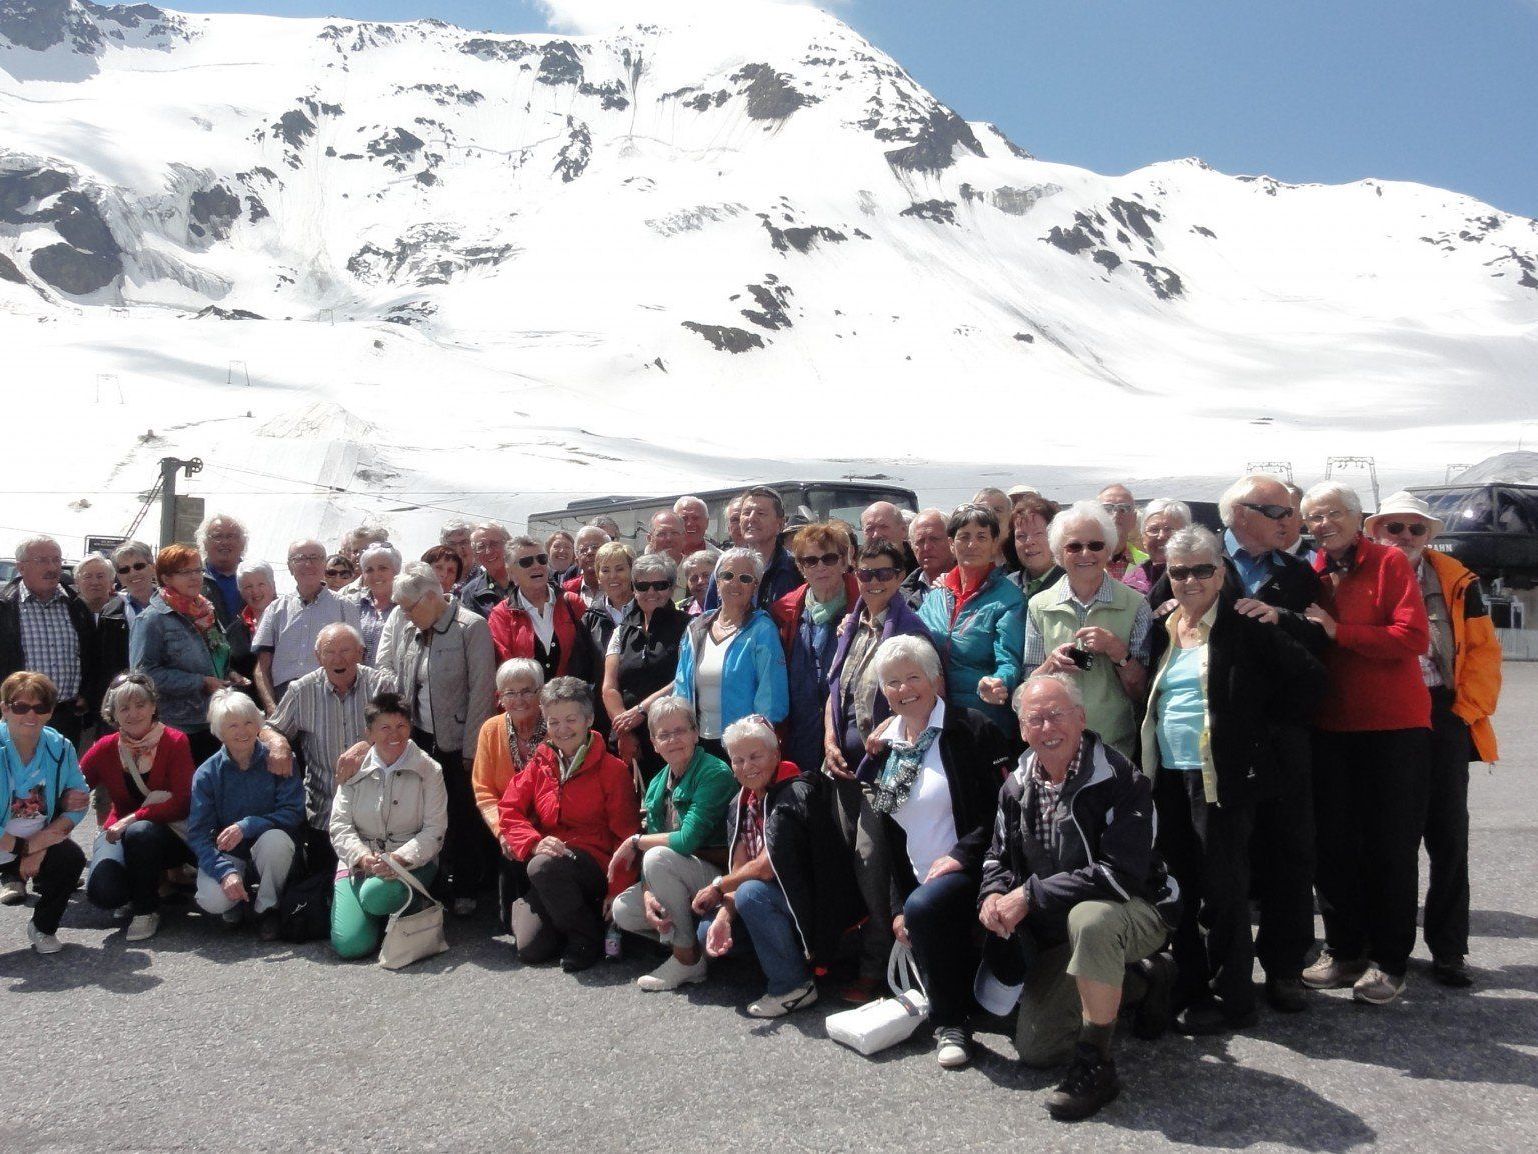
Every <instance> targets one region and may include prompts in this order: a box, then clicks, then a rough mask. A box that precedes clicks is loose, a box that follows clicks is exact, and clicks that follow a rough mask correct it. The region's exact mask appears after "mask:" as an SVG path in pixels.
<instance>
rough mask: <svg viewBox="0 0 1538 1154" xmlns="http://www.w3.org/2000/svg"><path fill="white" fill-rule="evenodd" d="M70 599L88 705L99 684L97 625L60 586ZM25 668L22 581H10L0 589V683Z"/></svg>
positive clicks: (66, 588)
mask: <svg viewBox="0 0 1538 1154" xmlns="http://www.w3.org/2000/svg"><path fill="white" fill-rule="evenodd" d="M59 588H61V589H63V590H64V595H65V597H67V598H68V599H69V602H68V603H69V616H70V620H71V621H72V622H74V625H75V636H76V639H77V642H78V644H79V650H78V652H79V654H80V693H81V695H82V696H83V697H85V698H86V700H87V702H88V703H89V701H90V698H91V693H92V692H93V690H94V687H95V685H96V683H97V681H98V680H99V675H98V674H97V671H96V625H95V622H93V621H92V620H91V611H90V610H89V609H87V608H86V606H85V602H84V601H82V600H80V598H79V596H77V595H76V594H75V592H74V590H72V589H70V588H69V586H67V585H60V586H59ZM25 668H27V659H26V656H25V655H24V654H23V653H22V649H21V578H20V577H13V578H11V580H10V581H8V582H6V585H5V588H4V589H0V681H4V680H5V679H6V678H7V677H9V676H10V675H11V674H13V673H17V672H19V671H21V670H23V669H25Z"/></svg>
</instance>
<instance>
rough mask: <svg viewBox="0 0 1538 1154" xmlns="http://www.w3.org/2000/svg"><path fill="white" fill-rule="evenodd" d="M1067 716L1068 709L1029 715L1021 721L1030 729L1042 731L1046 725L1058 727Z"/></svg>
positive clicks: (1050, 710)
mask: <svg viewBox="0 0 1538 1154" xmlns="http://www.w3.org/2000/svg"><path fill="white" fill-rule="evenodd" d="M1067 716H1068V711H1067V710H1066V709H1049V710H1048V711H1047V712H1046V713H1027V714H1026V715H1025V716H1024V717H1022V718H1021V719H1020V720H1021V721H1023V722H1025V724H1026V726H1027V727H1028V728H1030V729H1040V728H1042V726H1044V725H1056V724H1057V723H1058V722H1060V721H1062V720H1063V718H1065V717H1067Z"/></svg>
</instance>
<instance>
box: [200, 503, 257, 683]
mask: <svg viewBox="0 0 1538 1154" xmlns="http://www.w3.org/2000/svg"><path fill="white" fill-rule="evenodd" d="M246 544H247V537H246V527H245V526H244V525H242V524H241V523H240V522H239V521H237V520H235V518H234V517H231V516H230V515H229V514H227V513H215V514H214V515H213V516H212V517H210V518H208V519H207V520H206V521H204V522H203V524H202V525H201V526H199V527H198V545H199V546H200V547H201V548H202V550H203V596H204V597H207V598H208V603H209V604H210V605H212V606H213V607H214V616H215V617H217V618H218V620H219V627H220V628H221V629H223V630H224V636H225V638H226V640H228V641H229V643H230V667H231V668H232V669H235V670H236V671H238V672H239V673H240V674H241V675H242V676H244V677H249V676H251V674H252V673H253V672H254V671H255V662H254V660H253V659H252V657H251V630H250V629H249V628H248V627H247V626H246V622H245V618H244V617H242V616H241V610H243V609H245V607H246V601H245V598H244V597H242V596H241V595H240V578H239V570H240V563H241V561H242V560H243V559H244V558H245V555H246Z"/></svg>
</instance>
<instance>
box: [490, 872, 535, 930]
mask: <svg viewBox="0 0 1538 1154" xmlns="http://www.w3.org/2000/svg"><path fill="white" fill-rule="evenodd" d="M528 892H529V867H528V866H527V865H526V864H525V863H523V862H521V861H518V860H517V859H516V858H510V857H508V856H507V855H506V854H502V855H500V856H499V857H498V859H497V925H498V926H499V927H500V928H501V930H502V932H503V933H504V934H510V933H512V932H513V903H514V902H516V901H517V900H518V899H519V898H521V897H523V896H524V894H526V893H528Z"/></svg>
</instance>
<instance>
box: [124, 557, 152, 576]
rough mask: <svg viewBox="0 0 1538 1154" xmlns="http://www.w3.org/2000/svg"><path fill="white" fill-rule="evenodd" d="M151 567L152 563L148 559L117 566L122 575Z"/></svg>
mask: <svg viewBox="0 0 1538 1154" xmlns="http://www.w3.org/2000/svg"><path fill="white" fill-rule="evenodd" d="M149 567H150V563H149V562H148V561H135V562H134V563H133V564H132V565H119V566H118V567H117V574H118V576H119V577H121V576H122V575H123V574H124V573H138V572H140V571H141V570H144V569H148V568H149Z"/></svg>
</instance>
